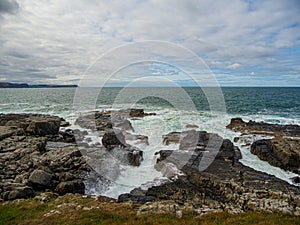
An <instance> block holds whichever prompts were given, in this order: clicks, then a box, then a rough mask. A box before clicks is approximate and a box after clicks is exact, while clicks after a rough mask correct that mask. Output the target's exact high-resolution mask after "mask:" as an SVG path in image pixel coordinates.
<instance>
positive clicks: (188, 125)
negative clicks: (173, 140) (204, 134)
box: [185, 124, 199, 129]
mask: <svg viewBox="0 0 300 225" xmlns="http://www.w3.org/2000/svg"><path fill="white" fill-rule="evenodd" d="M185 128H192V129H195V128H199V126H197V125H194V124H187V125H186V126H185Z"/></svg>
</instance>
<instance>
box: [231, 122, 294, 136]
mask: <svg viewBox="0 0 300 225" xmlns="http://www.w3.org/2000/svg"><path fill="white" fill-rule="evenodd" d="M226 127H227V128H228V129H232V130H234V131H240V132H248V133H249V132H250V133H253V132H254V133H255V132H260V133H264V132H265V133H267V132H272V133H274V132H275V133H276V132H280V133H284V134H290V135H300V126H299V125H292V124H289V125H280V124H270V123H265V122H255V121H252V120H250V121H249V122H245V121H243V120H242V119H241V118H233V119H231V121H230V124H228V125H227V126H226Z"/></svg>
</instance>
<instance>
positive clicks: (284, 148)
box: [251, 136, 300, 174]
mask: <svg viewBox="0 0 300 225" xmlns="http://www.w3.org/2000/svg"><path fill="white" fill-rule="evenodd" d="M251 153H252V154H255V155H257V156H258V157H259V158H260V159H261V160H264V161H267V162H269V163H270V164H271V165H272V166H276V167H280V168H282V169H284V170H290V171H292V172H294V173H298V174H300V140H299V139H290V138H282V137H279V136H276V137H275V138H272V139H262V140H257V141H255V142H254V143H253V144H252V145H251Z"/></svg>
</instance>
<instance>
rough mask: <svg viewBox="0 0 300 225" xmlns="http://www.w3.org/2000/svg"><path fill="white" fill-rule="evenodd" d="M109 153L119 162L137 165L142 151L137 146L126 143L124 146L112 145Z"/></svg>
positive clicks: (141, 156)
mask: <svg viewBox="0 0 300 225" xmlns="http://www.w3.org/2000/svg"><path fill="white" fill-rule="evenodd" d="M110 153H111V154H112V155H113V156H114V157H115V159H117V160H118V161H119V162H120V163H123V164H125V165H131V166H139V165H140V164H141V161H142V160H143V151H141V150H140V149H138V148H137V147H133V146H130V145H126V146H124V147H121V148H120V147H114V148H113V149H112V150H111V151H110Z"/></svg>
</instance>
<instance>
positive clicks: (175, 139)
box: [162, 132, 181, 145]
mask: <svg viewBox="0 0 300 225" xmlns="http://www.w3.org/2000/svg"><path fill="white" fill-rule="evenodd" d="M162 138H163V144H164V145H169V144H170V143H179V142H180V138H181V133H180V132H171V133H168V134H166V135H163V136H162Z"/></svg>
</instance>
